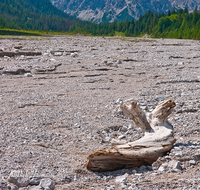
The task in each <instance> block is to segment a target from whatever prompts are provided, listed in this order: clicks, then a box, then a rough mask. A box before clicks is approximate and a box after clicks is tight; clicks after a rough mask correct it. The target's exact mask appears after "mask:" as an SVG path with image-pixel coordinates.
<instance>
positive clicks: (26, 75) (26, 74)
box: [24, 73, 33, 77]
mask: <svg viewBox="0 0 200 190" xmlns="http://www.w3.org/2000/svg"><path fill="white" fill-rule="evenodd" d="M24 76H25V77H32V76H33V75H32V74H31V73H25V74H24Z"/></svg>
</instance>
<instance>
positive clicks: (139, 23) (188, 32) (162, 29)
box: [71, 6, 200, 39]
mask: <svg viewBox="0 0 200 190" xmlns="http://www.w3.org/2000/svg"><path fill="white" fill-rule="evenodd" d="M79 29H80V30H85V31H87V32H88V33H92V34H93V35H110V36H113V35H117V34H120V35H124V36H135V37H136V36H143V35H145V34H149V35H151V36H152V37H156V38H160V37H162V38H180V39H181V38H184V39H200V12H199V11H198V10H197V8H195V10H194V11H193V12H192V13H189V11H188V7H187V6H186V7H185V9H178V10H176V9H175V8H174V9H173V11H172V12H171V11H168V13H167V14H164V13H162V14H157V13H156V12H152V11H150V10H149V11H148V13H145V14H144V15H143V16H140V18H139V19H138V20H136V21H134V20H132V21H128V20H127V21H126V22H119V23H117V22H113V23H101V24H99V25H95V24H93V25H92V24H91V23H88V24H82V23H80V25H75V26H72V27H71V30H79Z"/></svg>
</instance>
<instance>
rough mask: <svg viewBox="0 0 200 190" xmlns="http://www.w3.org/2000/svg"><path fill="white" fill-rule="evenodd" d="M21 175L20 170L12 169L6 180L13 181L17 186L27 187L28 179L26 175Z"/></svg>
mask: <svg viewBox="0 0 200 190" xmlns="http://www.w3.org/2000/svg"><path fill="white" fill-rule="evenodd" d="M22 175H23V173H22V172H21V171H20V170H19V171H18V170H13V171H12V172H11V173H10V175H9V177H8V182H10V183H14V184H15V185H17V186H18V187H27V186H28V184H29V183H30V179H29V178H28V177H22Z"/></svg>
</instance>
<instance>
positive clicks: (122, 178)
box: [115, 174, 128, 183]
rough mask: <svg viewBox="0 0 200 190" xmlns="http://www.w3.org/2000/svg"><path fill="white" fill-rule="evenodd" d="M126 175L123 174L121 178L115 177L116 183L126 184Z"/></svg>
mask: <svg viewBox="0 0 200 190" xmlns="http://www.w3.org/2000/svg"><path fill="white" fill-rule="evenodd" d="M127 177H128V174H124V175H122V176H117V177H116V179H115V182H116V183H126V181H127Z"/></svg>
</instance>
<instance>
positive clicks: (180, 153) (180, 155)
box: [174, 151, 183, 157]
mask: <svg viewBox="0 0 200 190" xmlns="http://www.w3.org/2000/svg"><path fill="white" fill-rule="evenodd" d="M174 156H177V157H182V156H183V152H182V151H177V152H174Z"/></svg>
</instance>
